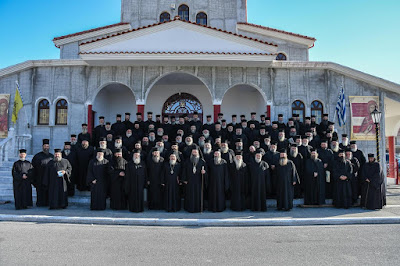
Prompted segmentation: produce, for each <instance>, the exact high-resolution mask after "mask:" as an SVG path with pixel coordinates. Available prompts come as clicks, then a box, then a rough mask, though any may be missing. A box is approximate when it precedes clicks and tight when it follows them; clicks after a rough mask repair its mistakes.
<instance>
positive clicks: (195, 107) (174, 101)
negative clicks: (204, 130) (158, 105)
mask: <svg viewBox="0 0 400 266" xmlns="http://www.w3.org/2000/svg"><path fill="white" fill-rule="evenodd" d="M194 112H197V113H198V114H199V118H200V119H201V118H202V114H203V106H202V105H201V103H200V101H199V100H198V99H197V98H196V97H194V96H193V95H191V94H188V93H177V94H174V95H172V96H171V97H169V98H168V100H167V101H166V102H165V103H164V107H163V115H167V116H172V115H174V116H175V117H177V116H180V115H183V114H187V115H188V116H189V117H192V116H193V113H194Z"/></svg>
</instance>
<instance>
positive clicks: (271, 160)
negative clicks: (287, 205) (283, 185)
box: [263, 151, 279, 198]
mask: <svg viewBox="0 0 400 266" xmlns="http://www.w3.org/2000/svg"><path fill="white" fill-rule="evenodd" d="M263 161H264V162H266V163H267V164H268V166H269V167H270V180H271V182H270V184H271V185H270V186H267V196H269V197H270V198H272V197H273V196H275V195H276V192H277V182H278V180H277V179H278V177H277V174H276V168H275V169H272V166H275V167H277V166H278V164H279V152H272V151H267V152H266V153H265V155H264V156H263Z"/></svg>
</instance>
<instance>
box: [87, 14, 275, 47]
mask: <svg viewBox="0 0 400 266" xmlns="http://www.w3.org/2000/svg"><path fill="white" fill-rule="evenodd" d="M176 20H180V21H182V22H185V23H190V24H194V25H197V26H200V27H205V28H208V29H212V30H216V31H220V32H224V33H228V34H231V35H234V36H237V37H241V38H245V39H248V40H251V41H256V42H259V43H262V44H266V45H271V46H275V47H278V45H276V44H274V43H270V42H265V41H262V40H259V39H255V38H251V37H248V36H244V35H240V34H236V33H233V32H230V31H225V30H222V29H218V28H214V27H210V26H207V25H201V24H197V23H196V22H192V21H186V20H181V19H180V18H179V17H175V18H174V19H173V20H170V21H164V22H160V23H155V24H152V25H148V26H143V27H140V28H137V29H132V30H129V31H124V32H120V33H116V34H112V35H109V36H107V37H102V38H98V39H95V40H91V41H87V42H83V43H81V44H80V45H85V44H89V43H93V42H97V41H101V40H105V39H108V38H111V37H115V36H119V35H122V34H126V33H130V32H134V31H139V30H142V29H147V28H151V27H155V26H158V25H161V24H166V23H170V22H172V21H176Z"/></svg>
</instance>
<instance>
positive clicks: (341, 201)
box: [331, 159, 352, 209]
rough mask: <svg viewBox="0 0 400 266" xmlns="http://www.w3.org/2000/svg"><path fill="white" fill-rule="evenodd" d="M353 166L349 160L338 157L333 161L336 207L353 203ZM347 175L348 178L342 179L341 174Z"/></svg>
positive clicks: (345, 206)
mask: <svg viewBox="0 0 400 266" xmlns="http://www.w3.org/2000/svg"><path fill="white" fill-rule="evenodd" d="M351 172H352V167H351V163H350V161H348V160H344V161H341V160H340V159H337V160H335V161H334V163H333V167H332V173H331V178H333V181H334V182H333V184H334V186H335V189H334V198H333V205H335V207H336V208H346V209H347V208H349V207H351V205H352V195H351V177H352V174H351ZM342 175H343V176H346V177H347V179H346V180H341V179H340V176H342Z"/></svg>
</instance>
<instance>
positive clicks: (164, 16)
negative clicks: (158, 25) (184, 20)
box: [160, 12, 171, 22]
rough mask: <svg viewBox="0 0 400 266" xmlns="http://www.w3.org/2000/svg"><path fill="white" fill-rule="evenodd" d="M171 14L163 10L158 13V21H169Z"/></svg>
mask: <svg viewBox="0 0 400 266" xmlns="http://www.w3.org/2000/svg"><path fill="white" fill-rule="evenodd" d="M170 20H171V15H170V14H169V13H168V12H163V13H161V15H160V22H165V21H170Z"/></svg>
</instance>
